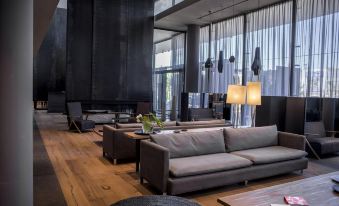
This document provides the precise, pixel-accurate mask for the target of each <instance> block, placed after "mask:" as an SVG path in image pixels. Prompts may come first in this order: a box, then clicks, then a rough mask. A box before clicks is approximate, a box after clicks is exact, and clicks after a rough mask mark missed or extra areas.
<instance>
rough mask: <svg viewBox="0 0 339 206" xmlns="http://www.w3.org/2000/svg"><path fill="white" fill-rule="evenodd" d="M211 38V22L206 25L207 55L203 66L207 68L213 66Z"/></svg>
mask: <svg viewBox="0 0 339 206" xmlns="http://www.w3.org/2000/svg"><path fill="white" fill-rule="evenodd" d="M209 13H211V11H209ZM211 38H212V22H211V24H210V25H209V27H208V57H207V60H206V62H205V68H207V69H210V68H212V67H213V62H212V59H211V49H212V47H211V42H212V41H211Z"/></svg>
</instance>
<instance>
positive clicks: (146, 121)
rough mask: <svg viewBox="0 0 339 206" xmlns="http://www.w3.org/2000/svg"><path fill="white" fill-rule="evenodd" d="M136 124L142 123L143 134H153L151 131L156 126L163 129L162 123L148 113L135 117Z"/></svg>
mask: <svg viewBox="0 0 339 206" xmlns="http://www.w3.org/2000/svg"><path fill="white" fill-rule="evenodd" d="M136 119H137V122H141V123H142V132H143V133H145V134H151V133H153V129H154V126H155V125H158V127H160V128H163V127H164V124H163V122H162V121H161V120H160V119H159V118H157V117H156V116H155V115H154V114H153V113H149V114H146V115H141V114H139V115H138V116H137V117H136Z"/></svg>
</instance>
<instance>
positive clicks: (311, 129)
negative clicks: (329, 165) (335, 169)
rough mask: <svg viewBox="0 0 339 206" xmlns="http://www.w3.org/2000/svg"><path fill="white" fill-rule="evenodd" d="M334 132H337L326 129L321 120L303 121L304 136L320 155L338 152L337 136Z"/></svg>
mask: <svg viewBox="0 0 339 206" xmlns="http://www.w3.org/2000/svg"><path fill="white" fill-rule="evenodd" d="M336 133H339V132H337V131H326V130H325V126H324V123H323V122H306V123H305V136H306V138H307V140H308V141H309V143H310V144H311V146H312V147H313V149H314V150H315V151H316V153H318V154H320V155H323V154H329V153H335V152H339V138H335V134H336ZM311 149H312V148H311Z"/></svg>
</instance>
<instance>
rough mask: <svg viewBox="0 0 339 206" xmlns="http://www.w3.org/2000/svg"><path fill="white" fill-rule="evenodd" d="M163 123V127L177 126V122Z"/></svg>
mask: <svg viewBox="0 0 339 206" xmlns="http://www.w3.org/2000/svg"><path fill="white" fill-rule="evenodd" d="M163 123H164V127H174V126H177V122H176V121H168V122H163Z"/></svg>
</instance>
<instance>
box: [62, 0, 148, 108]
mask: <svg viewBox="0 0 339 206" xmlns="http://www.w3.org/2000/svg"><path fill="white" fill-rule="evenodd" d="M80 2H81V3H80ZM68 18H69V19H68V56H67V58H68V59H67V72H68V73H67V90H66V92H67V99H68V101H73V100H81V101H106V102H112V103H113V102H119V101H152V49H153V25H154V22H153V0H143V1H138V0H118V1H107V0H95V1H92V0H85V1H79V0H69V1H68Z"/></svg>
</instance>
